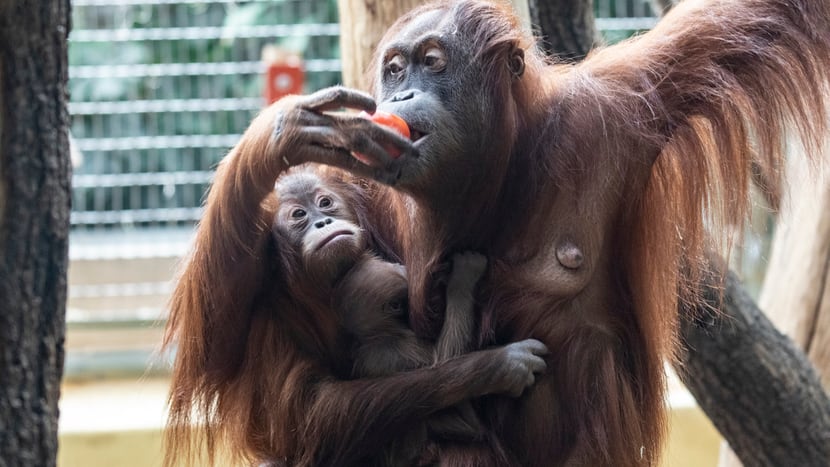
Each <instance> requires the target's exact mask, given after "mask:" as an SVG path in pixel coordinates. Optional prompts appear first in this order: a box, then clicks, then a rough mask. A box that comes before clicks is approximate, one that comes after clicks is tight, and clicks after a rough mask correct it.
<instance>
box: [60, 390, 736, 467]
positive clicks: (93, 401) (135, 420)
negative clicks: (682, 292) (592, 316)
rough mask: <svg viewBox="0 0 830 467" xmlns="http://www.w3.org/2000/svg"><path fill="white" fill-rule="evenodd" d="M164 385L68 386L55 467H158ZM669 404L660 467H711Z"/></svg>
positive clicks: (699, 425)
mask: <svg viewBox="0 0 830 467" xmlns="http://www.w3.org/2000/svg"><path fill="white" fill-rule="evenodd" d="M167 385H168V381H167V379H164V378H149V379H133V380H120V381H99V382H90V383H68V384H65V385H64V388H63V394H62V398H61V403H60V408H61V419H60V449H59V454H58V466H59V467H105V466H106V467H109V466H118V467H155V466H160V465H161V427H162V425H163V424H164V409H165V398H166V396H167ZM671 386H672V391H671V396H670V398H669V403H670V404H671V405H672V407H673V410H672V414H671V418H670V424H671V427H670V439H669V446H668V450H667V453H666V455H665V456H664V459H663V463H662V465H663V466H664V467H714V466H716V465H717V456H718V451H717V449H718V445H719V442H720V437H719V436H718V434H717V432H716V431H715V429H714V428H713V427H712V425H711V423H710V422H709V421H708V420H707V419H706V417H705V415H703V414H702V413H701V412H700V410H699V409H698V408H697V407H696V406H695V405H694V400H693V399H692V397H691V396H690V395H689V394H688V392H686V391H685V390H684V389H683V388H682V387H680V386H679V384H678V383H676V382H674V383H672V385H671Z"/></svg>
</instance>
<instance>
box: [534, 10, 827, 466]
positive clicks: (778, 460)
mask: <svg viewBox="0 0 830 467" xmlns="http://www.w3.org/2000/svg"><path fill="white" fill-rule="evenodd" d="M654 3H655V4H656V5H657V6H658V7H660V6H662V7H665V8H669V7H670V6H671V4H672V2H671V1H669V0H663V1H660V0H656V1H655V2H654ZM530 10H531V12H534V11H536V12H539V11H548V12H559V13H554V14H559V15H560V17H559V18H558V20H557V18H553V19H554V20H555V21H553V23H546V22H544V21H540V20H539V19H535V17H534V16H533V15H534V13H531V16H532V17H533V18H534V23H535V24H537V25H539V26H540V27H541V30H542V31H541V32H542V34H543V37H544V38H545V41H546V46H547V47H548V48H549V49H550V50H551V51H552V52H553V53H554V54H556V53H557V52H559V53H560V54H561V53H564V54H565V55H566V56H579V57H581V56H584V53H583V54H579V55H577V54H574V53H573V50H574V44H592V43H595V42H596V40H595V32H593V29H592V28H585V27H584V26H583V25H584V22H585V21H586V19H585V17H586V15H589V14H590V15H591V16H590V19H591V21H593V16H592V0H530ZM569 11H570V12H571V13H570V14H568V13H567V12H569ZM563 12H565V13H563ZM573 12H579V13H577V14H574V13H573ZM537 14H538V13H537ZM568 20H574V27H572V28H568V27H567V26H563V25H562V24H561V23H562V22H566V21H568ZM562 31H565V33H563V32H562ZM580 33H581V34H583V36H582V37H581V38H580V39H573V38H572V36H575V35H578V34H580ZM756 178H757V177H756ZM655 286H658V285H655ZM704 295H705V298H706V300H707V301H708V303H709V304H710V305H711V307H712V308H711V309H708V310H704V309H701V310H688V309H681V310H680V315H681V317H683V318H682V326H681V341H682V342H683V343H684V349H685V350H684V351H683V352H681V355H680V362H679V365H678V372H679V373H680V375H681V377H682V379H683V380H684V382H685V383H686V385H687V386H688V387H689V390H690V391H691V392H692V394H693V395H694V396H695V398H696V399H697V401H698V403H699V404H700V406H701V407H702V408H703V410H704V411H705V412H706V414H707V415H708V416H709V418H710V419H711V420H712V422H713V423H714V425H715V426H716V427H717V428H718V430H719V431H720V432H721V435H723V436H724V438H726V440H727V441H728V442H729V444H730V445H731V446H732V448H733V449H734V450H735V452H736V453H737V455H738V456H739V457H740V459H741V461H743V463H744V464H745V465H746V466H747V467H754V466H783V465H798V466H828V465H830V401H829V400H828V395H827V393H826V392H825V391H824V389H823V388H822V386H821V382H820V380H819V378H818V376H817V374H816V371H815V370H814V368H813V366H812V365H811V364H810V362H809V360H808V359H807V358H806V356H805V355H804V353H803V352H802V351H801V350H799V349H798V348H797V347H796V346H795V344H794V343H793V342H792V341H791V340H790V339H789V338H788V337H786V336H784V335H782V334H781V333H779V332H778V331H777V330H776V329H775V327H774V326H773V325H772V323H771V322H770V321H769V320H768V319H767V318H766V317H765V316H764V315H763V314H762V313H761V312H760V310H759V309H758V307H757V306H756V305H755V303H754V302H753V301H752V299H751V298H750V297H749V295H748V294H747V293H746V291H745V290H744V289H743V288H742V287H741V285H740V283H739V281H738V280H737V279H736V278H735V276H734V274H732V273H729V274H728V275H727V276H726V283H725V284H722V283H721V282H719V281H717V280H713V279H712V278H710V280H709V281H708V283H707V284H705V287H704ZM721 298H722V300H721ZM712 310H716V311H714V312H713V311H712ZM690 316H697V318H696V319H692V318H690Z"/></svg>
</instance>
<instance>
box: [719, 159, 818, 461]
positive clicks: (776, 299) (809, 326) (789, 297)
mask: <svg viewBox="0 0 830 467" xmlns="http://www.w3.org/2000/svg"><path fill="white" fill-rule="evenodd" d="M793 152H794V153H793V154H792V157H790V158H789V159H788V167H787V178H788V179H789V180H791V181H792V182H791V183H790V186H789V193H788V194H789V198H788V199H787V201H786V202H785V203H783V207H782V209H783V210H782V212H781V215H780V216H779V217H778V221H777V230H776V233H775V240H774V243H773V246H772V255H771V257H770V262H769V266H768V267H767V275H766V278H765V280H764V286H763V288H762V289H761V298H760V300H759V303H760V304H761V308H762V309H763V310H765V312H766V313H767V315H768V316H769V318H770V320H771V321H772V322H773V323H774V324H775V325H776V326H777V327H778V329H780V330H781V332H783V333H784V334H786V335H787V336H789V337H790V338H792V339H793V341H795V344H796V345H797V346H798V347H799V348H800V349H802V350H804V351H805V352H806V353H807V356H808V358H809V360H810V361H811V362H812V364H813V365H814V366H815V367H816V368H817V369H818V371H819V375H820V377H821V382H822V384H823V386H824V388H825V390H827V388H830V178H828V177H827V176H825V177H823V178H822V177H820V175H819V174H816V173H815V170H811V169H810V167H809V166H808V163H807V157H806V155H805V154H798V153H795V151H793ZM825 443H827V444H828V445H830V437H828V439H825ZM732 444H733V441H732V440H729V444H728V445H727V444H725V445H724V446H723V448H722V450H721V460H720V463H719V465H720V466H721V467H740V466H741V461H740V460H738V458H737V457H736V456H735V455H734V454H733V453H732V452H731V451H730V449H729V445H732ZM744 463H745V464H748V463H747V462H746V461H744ZM825 464H826V465H830V456H827V457H825ZM748 465H751V464H748Z"/></svg>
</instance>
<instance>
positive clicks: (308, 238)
mask: <svg viewBox="0 0 830 467" xmlns="http://www.w3.org/2000/svg"><path fill="white" fill-rule="evenodd" d="M329 170H330V169H329ZM327 182H328V181H327V180H324V179H323V178H321V177H320V176H319V175H318V173H315V172H314V171H310V170H305V171H293V172H289V173H288V174H286V175H284V176H282V177H281V178H280V179H279V180H278V182H277V197H278V199H279V208H278V211H277V215H276V219H275V221H274V226H273V228H274V233H275V235H277V236H282V237H285V239H286V240H287V241H282V242H279V243H280V244H281V245H297V246H299V247H300V248H301V249H302V251H301V252H298V253H300V256H301V257H302V258H303V269H304V270H305V271H306V272H307V274H308V275H309V277H311V278H313V279H312V280H313V281H314V283H315V284H317V285H319V287H320V289H321V290H331V300H332V309H333V310H334V312H335V313H337V314H338V322H339V323H340V325H341V326H342V327H343V329H344V330H345V332H346V334H347V335H348V336H349V338H351V339H352V340H353V345H352V346H351V347H350V348H351V349H352V351H351V352H350V355H349V358H350V360H351V363H352V365H351V377H353V378H366V377H380V376H388V375H391V374H394V373H398V372H401V371H406V370H412V369H415V368H419V367H423V366H427V365H431V364H433V363H440V362H443V361H445V360H448V359H450V358H453V357H456V356H459V355H461V354H463V353H466V352H468V351H469V350H470V348H471V347H472V336H473V334H474V332H475V324H474V323H475V320H474V316H473V291H474V288H475V285H476V283H477V282H478V280H479V279H480V278H481V276H482V274H483V273H484V271H485V269H486V266H487V261H486V259H485V258H484V257H483V256H481V255H478V254H474V253H465V254H458V255H455V256H454V257H453V260H452V263H453V264H452V273H451V275H450V278H449V282H448V284H447V307H446V318H445V322H444V326H443V328H442V331H441V334H440V336H439V338H438V341H437V343H435V344H433V343H431V342H427V341H424V340H422V339H420V338H418V337H417V336H416V334H415V333H414V332H413V331H412V329H410V328H409V326H408V311H409V310H408V308H407V296H408V282H407V274H406V269H405V268H404V267H403V266H402V265H400V264H395V263H392V262H389V261H384V260H383V259H381V258H379V257H378V256H377V255H376V254H374V253H373V252H372V251H371V247H370V240H369V239H367V238H365V237H366V233H365V232H366V231H365V230H364V229H362V228H361V227H360V225H362V224H361V222H366V220H365V219H359V213H360V209H359V207H358V206H355V204H353V203H358V202H359V200H358V199H350V196H349V190H348V189H347V187H338V186H332V183H334V182H333V181H332V182H331V183H327ZM282 256H286V255H285V254H283V255H282ZM291 280H292V279H291V278H289V282H291ZM519 345H526V346H540V344H539V343H538V342H536V341H534V340H532V339H528V340H526V341H523V342H521V343H519ZM543 353H545V350H544V349H542V348H541V346H540V348H539V351H538V352H537V354H543ZM534 365H535V367H534V368H533V371H534V372H540V371H544V369H545V363H544V361H543V360H542V359H541V358H539V359H538V361H536V362H534ZM532 374H533V373H532V372H531V373H530V375H531V378H530V379H531V380H529V381H524V382H522V384H518V385H516V386H515V387H516V388H519V387H521V389H517V390H514V391H511V392H510V395H513V396H518V395H520V394H521V392H522V390H523V389H524V387H526V386H529V385H530V384H532V383H533V381H532V379H533V376H532ZM436 384H441V382H436ZM483 431H484V428H483V426H482V424H481V423H480V422H479V420H478V418H477V416H476V414H475V412H474V410H473V408H472V405H471V404H470V403H469V401H466V402H464V403H462V404H459V405H457V406H455V407H451V408H448V409H445V410H443V411H440V412H438V413H435V414H433V415H432V416H430V418H429V419H428V420H426V421H425V423H423V424H421V425H416V426H414V427H410V428H408V429H407V433H406V434H405V436H403V437H401V438H399V439H397V440H395V441H394V442H392V443H391V445H390V446H388V447H386V448H385V449H384V450H383V451H382V454H376V455H375V457H374V458H373V459H371V460H368V462H370V463H371V464H373V465H425V464H431V463H434V462H436V459H435V458H434V456H438V455H439V453H438V452H437V450H438V448H437V445H436V444H434V443H430V442H429V440H430V439H432V440H443V439H452V440H454V441H460V442H464V441H476V440H482V439H483V437H484V433H483Z"/></svg>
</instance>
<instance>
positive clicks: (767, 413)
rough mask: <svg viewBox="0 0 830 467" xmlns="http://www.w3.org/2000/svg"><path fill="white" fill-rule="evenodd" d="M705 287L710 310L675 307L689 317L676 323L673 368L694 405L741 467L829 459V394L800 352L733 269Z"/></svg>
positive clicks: (828, 461)
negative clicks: (678, 349) (677, 352)
mask: <svg viewBox="0 0 830 467" xmlns="http://www.w3.org/2000/svg"><path fill="white" fill-rule="evenodd" d="M705 293H706V300H707V302H708V303H709V305H710V306H711V307H712V308H711V309H706V308H700V309H698V310H682V314H683V316H685V317H689V316H692V315H695V316H697V319H684V320H683V322H682V329H681V334H682V336H683V341H684V347H685V348H684V351H683V353H682V355H681V361H682V366H680V367H679V368H678V373H679V374H680V376H681V379H683V382H684V383H685V384H686V386H687V387H688V388H689V390H690V391H691V392H692V394H693V395H694V396H695V398H696V399H697V401H698V403H699V404H700V405H701V407H703V409H704V411H706V414H707V415H708V416H709V418H710V419H711V420H712V422H713V423H714V425H715V426H716V427H717V429H718V430H719V431H720V433H721V434H722V435H723V436H724V438H726V439H727V440H728V441H729V444H730V445H731V446H732V448H733V449H734V451H735V453H737V455H738V457H739V458H740V459H741V460H742V461H743V462H744V463H745V464H746V465H748V466H784V465H797V466H804V467H808V466H816V467H820V466H822V467H826V466H827V465H830V398H828V396H827V393H825V392H824V390H823V388H822V387H821V382H820V381H819V377H818V374H817V373H816V371H815V370H814V369H813V367H812V366H811V365H810V363H809V362H808V361H807V359H806V357H805V355H804V353H803V352H801V351H800V350H799V349H798V348H797V347H796V345H795V344H794V343H793V342H792V340H790V339H789V338H787V337H786V336H784V335H783V334H781V333H780V332H778V331H777V330H776V329H775V327H774V326H773V324H772V322H770V321H769V319H767V318H766V316H764V314H763V313H761V311H760V310H759V309H758V307H757V306H756V305H755V304H754V303H753V301H752V299H751V298H750V297H749V295H748V294H747V293H746V291H744V290H743V288H742V287H741V285H740V282H739V280H738V279H737V278H736V277H735V275H734V274H732V273H729V274H728V275H727V277H726V283H725V286H724V288H723V289H721V286H720V281H719V279H718V280H716V279H713V278H710V279H709V283H708V284H707V287H706V292H705ZM721 297H723V300H721ZM712 310H716V311H712Z"/></svg>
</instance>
